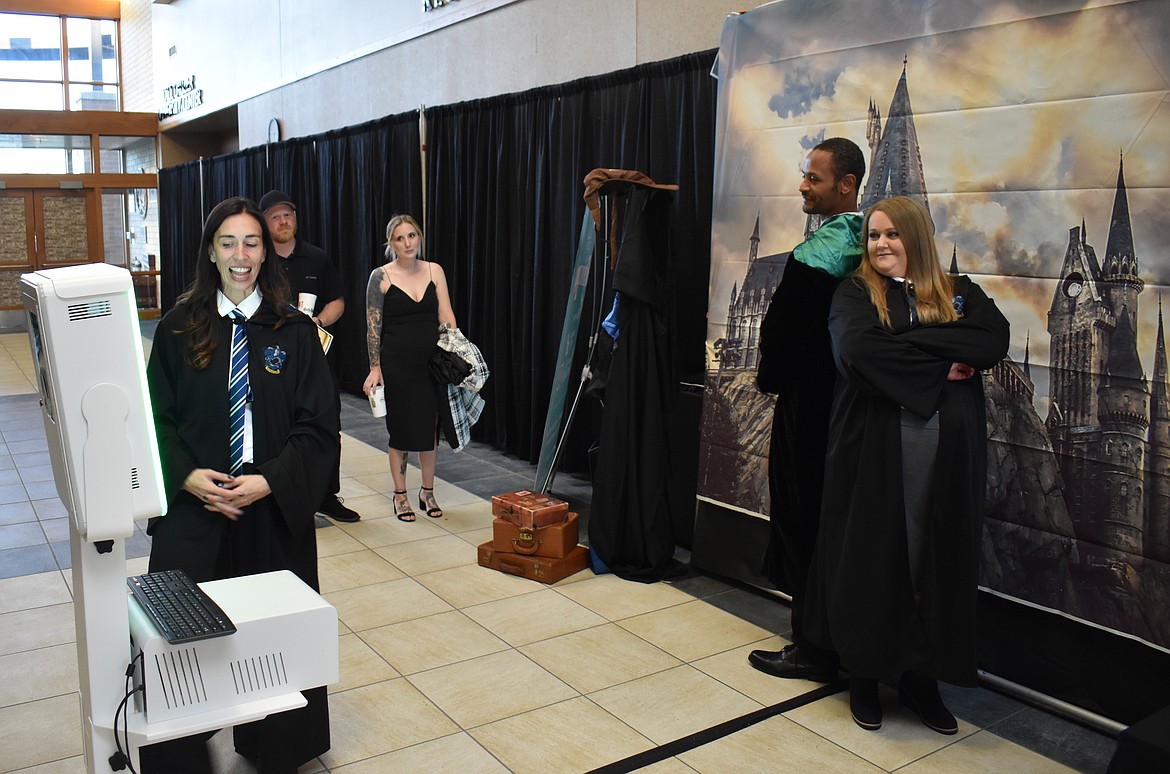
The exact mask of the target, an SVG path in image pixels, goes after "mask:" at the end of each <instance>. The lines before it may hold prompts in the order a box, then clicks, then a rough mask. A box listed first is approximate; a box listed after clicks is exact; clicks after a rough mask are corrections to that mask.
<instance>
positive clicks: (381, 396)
mask: <svg viewBox="0 0 1170 774" xmlns="http://www.w3.org/2000/svg"><path fill="white" fill-rule="evenodd" d="M370 410H371V411H373V412H374V416H376V417H384V416H386V389H385V387H383V386H382V385H380V384H379V385H378V386H377V387H375V388H374V389H372V390H370Z"/></svg>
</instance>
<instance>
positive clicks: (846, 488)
mask: <svg viewBox="0 0 1170 774" xmlns="http://www.w3.org/2000/svg"><path fill="white" fill-rule="evenodd" d="M862 235H863V245H864V250H865V252H864V258H863V260H862V263H861V267H860V268H859V269H858V272H857V273H856V274H855V275H854V276H852V277H851V278H849V279H846V280H845V281H844V282H842V283H841V285H840V287H839V288H838V289H837V291H836V293H835V295H834V297H833V305H832V310H831V312H830V318H829V330H830V335H831V336H832V343H833V354H834V358H835V360H836V363H837V369H838V372H839V373H840V375H841V378H840V379H838V380H837V387H836V393H835V396H834V402H833V412H832V418H831V420H830V433H829V449H828V454H827V456H826V465H825V489H824V500H823V504H822V511H821V527H820V533H819V536H818V539H817V555H816V558H815V560H814V563H813V568H812V573H811V577H810V581H809V593H808V596H809V619H810V620H809V627H808V628H809V637H810V638H812V639H813V641H814V642H816V643H818V644H820V645H821V646H822V647H826V648H830V649H832V650H834V651H836V652H837V653H839V654H840V656H841V665H842V667H843V668H845V669H847V670H848V671H849V673H850V710H851V712H852V714H853V719H854V721H855V722H857V724H858V725H859V726H861V727H862V728H866V729H871V730H872V729H876V728H879V727H880V726H881V718H882V713H881V704H880V702H879V699H878V680H881V679H887V678H892V677H894V676H896V675H899V674H901V680H900V682H899V699H900V701H901V702H902V703H903V704H905V705H907V706H908V707H910V708H911V709H912V710H914V711H915V712H917V713H918V715H919V716H920V717H921V718H922V720H923V722H924V723H925V724H926V725H927V726H929V727H930V728H932V729H933V730H935V731H938V732H939V733H943V734H953V733H955V732H956V731H957V730H958V724H957V722H956V721H955V718H954V716H953V715H952V714H951V713H950V711H949V710H947V708H946V706H945V705H944V704H943V702H942V699H941V698H940V696H939V693H938V683H937V680H944V681H947V682H951V683H956V684H959V685H974V684H975V680H976V663H975V602H976V593H977V592H976V583H977V573H978V552H979V539H980V530H981V526H982V517H983V506H984V492H985V487H986V445H987V431H986V420H985V416H984V402H983V381H982V376H981V375H980V374H978V373H977V372H978V371H980V370H983V369H987V368H991V367H992V366H994V365H995V364H996V363H997V362H999V361H1000V360H1001V359H1002V358H1003V357H1004V356H1005V355H1006V354H1007V346H1008V322H1007V320H1006V319H1005V318H1004V316H1003V315H1002V314H1001V313H1000V311H999V310H998V309H997V308H996V306H995V303H994V302H993V301H992V300H991V299H990V298H988V297H987V296H986V294H984V293H983V291H982V290H981V289H980V288H979V286H978V285H976V284H975V283H974V282H971V280H970V279H968V278H967V277H964V276H958V277H952V276H948V275H946V274H945V273H944V272H943V271H942V268H941V266H940V265H939V262H938V255H937V252H936V250H935V247H934V228H933V226H932V224H931V222H930V215H929V213H928V212H927V211H926V208H925V207H923V206H922V205H921V204H919V203H918V202H917V201H915V200H913V199H909V198H906V197H894V198H892V199H885V200H882V201H880V202H878V203H877V204H875V205H874V206H873V207H871V208H870V210H869V211H868V212H867V213H866V222H865V226H864V228H863V231H862Z"/></svg>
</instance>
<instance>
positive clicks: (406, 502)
mask: <svg viewBox="0 0 1170 774" xmlns="http://www.w3.org/2000/svg"><path fill="white" fill-rule="evenodd" d="M400 497H401V498H402V500H401V501H399V499H398V498H400ZM400 502H401V505H402V507H401V508H399V507H398V505H399V503H400ZM394 515H395V516H397V517H398V520H399V521H414V511H413V510H411V508H410V498H409V497H407V496H406V490H405V489H395V490H394Z"/></svg>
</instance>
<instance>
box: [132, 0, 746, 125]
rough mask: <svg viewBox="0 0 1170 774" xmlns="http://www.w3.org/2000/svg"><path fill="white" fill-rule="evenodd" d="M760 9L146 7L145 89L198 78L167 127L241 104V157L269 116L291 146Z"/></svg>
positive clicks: (634, 0) (469, 3) (358, 4)
mask: <svg viewBox="0 0 1170 774" xmlns="http://www.w3.org/2000/svg"><path fill="white" fill-rule="evenodd" d="M759 5H762V3H761V2H758V0H747V1H746V2H745V0H453V2H450V3H449V4H448V5H447V6H444V7H442V8H440V9H438V10H436V11H432V12H429V13H425V14H424V13H423V12H422V2H421V0H334V2H331V3H329V2H320V0H248V2H243V3H241V2H238V0H174V2H172V3H171V4H170V5H156V6H155V7H154V8H155V11H154V40H155V85H156V89H155V91H156V93H161V90H162V88H163V87H165V86H166V85H168V84H171V83H174V82H176V81H179V80H181V79H183V78H185V77H187V76H188V75H192V74H194V75H195V76H196V82H197V85H198V86H199V87H200V88H202V89H203V91H204V105H203V107H202V108H200V109H198V110H196V111H192V112H189V113H184V114H182V115H180V116H177V117H175V118H172V119H168V121H166V122H164V124H163V127H164V129H166V128H170V127H173V126H176V125H180V124H182V123H183V122H185V121H188V120H190V119H192V118H196V117H199V116H203V115H207V114H209V113H211V112H214V111H216V110H220V109H222V108H225V107H229V106H231V105H234V104H236V103H239V107H238V120H239V141H240V142H239V146H240V147H250V146H253V145H259V144H262V143H264V142H265V141H266V140H267V137H268V124H269V121H270V119H272V118H276V119H278V120H279V121H280V124H281V127H282V130H283V137H284V138H285V139H287V138H289V137H297V136H303V135H308V134H316V133H318V132H322V131H326V130H328V129H335V128H338V127H342V126H349V125H352V124H358V123H361V122H363V121H367V120H370V119H374V118H380V117H382V116H385V115H390V114H394V113H400V112H403V111H406V110H411V109H414V108H417V107H418V106H419V105H422V104H426V105H442V104H448V103H453V102H461V101H464V100H469V99H477V98H481V97H487V96H493V95H497V94H504V93H509V92H514V91H522V90H525V89H529V88H533V87H535V86H542V85H549V84H555V83H561V82H564V81H569V80H573V79H575V78H581V77H585V76H589V75H598V74H601V73H606V72H610V71H613V70H620V69H623V68H627V67H632V66H634V65H638V64H642V63H645V62H653V61H657V60H660V59H668V58H671V57H675V56H679V55H682V54H687V53H691V52H694V51H702V50H704V49H709V48H714V47H716V46H718V45H719V36H720V31H721V29H722V26H723V21H724V19H725V18H726V17H727V14H728V13H732V12H734V11H737V10H740V9H743V8H754V7H756V6H759ZM323 9H324V10H323ZM444 24H445V25H446V26H442V25H444ZM171 46H174V47H175V48H176V53H175V54H174V55H173V56H171V55H169V53H168V49H169V48H170V47H171ZM355 57H356V58H355Z"/></svg>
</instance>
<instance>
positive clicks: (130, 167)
mask: <svg viewBox="0 0 1170 774" xmlns="http://www.w3.org/2000/svg"><path fill="white" fill-rule="evenodd" d="M98 147H99V148H101V154H100V155H101V164H102V169H101V171H102V172H130V173H132V174H137V173H139V172H150V173H154V172H157V171H158V165H157V163H156V161H155V158H156V156H155V152H154V138H153V137H107V136H104V135H103V136H102V137H100V138H98Z"/></svg>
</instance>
